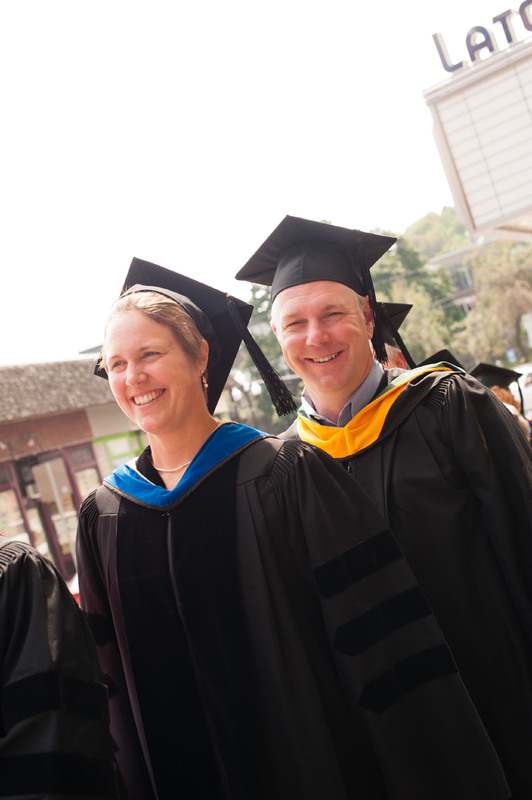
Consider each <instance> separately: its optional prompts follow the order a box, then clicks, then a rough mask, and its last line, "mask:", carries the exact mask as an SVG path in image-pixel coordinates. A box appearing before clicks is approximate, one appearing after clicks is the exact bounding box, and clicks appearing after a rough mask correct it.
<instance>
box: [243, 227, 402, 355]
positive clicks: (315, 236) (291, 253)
mask: <svg viewBox="0 0 532 800" xmlns="http://www.w3.org/2000/svg"><path fill="white" fill-rule="evenodd" d="M396 241H397V239H395V238H394V237H392V236H381V235H380V234H376V233H366V232H365V231H359V230H356V229H353V230H351V229H350V228H340V227H338V226H337V225H329V224H328V223H326V222H315V221H313V220H308V219H302V218H301V217H291V216H286V217H285V218H284V219H283V221H282V222H281V223H280V224H279V225H278V226H277V228H275V230H274V231H273V232H272V233H271V234H270V235H269V236H268V238H267V239H266V241H265V242H263V244H262V245H261V246H260V247H259V249H258V250H257V251H256V253H255V254H254V255H253V256H252V257H251V258H250V259H249V261H248V262H247V263H246V264H245V265H244V266H243V267H242V269H241V270H240V271H239V272H238V273H237V275H236V278H237V280H246V281H250V282H252V283H259V284H263V285H265V286H271V287H272V293H271V300H272V302H273V301H274V300H275V298H276V297H277V295H278V294H279V292H282V291H283V290H284V289H288V288H290V287H291V286H298V285H300V284H302V283H313V282H314V281H337V282H338V283H343V284H345V285H346V286H349V288H351V289H353V290H354V291H355V292H356V293H357V294H359V295H362V296H366V295H368V296H369V299H370V305H371V310H372V313H373V319H374V323H375V330H374V335H373V339H372V341H373V346H374V348H375V352H376V354H377V358H378V359H379V360H381V361H386V351H385V349H384V342H383V341H382V335H381V331H380V323H379V319H378V315H377V313H376V300H375V290H374V288H373V281H372V280H371V276H370V273H369V270H370V267H372V266H373V264H375V262H376V261H378V260H379V258H381V256H383V255H384V253H386V251H387V250H389V248H390V247H391V246H392V245H393V244H394V243H395V242H396Z"/></svg>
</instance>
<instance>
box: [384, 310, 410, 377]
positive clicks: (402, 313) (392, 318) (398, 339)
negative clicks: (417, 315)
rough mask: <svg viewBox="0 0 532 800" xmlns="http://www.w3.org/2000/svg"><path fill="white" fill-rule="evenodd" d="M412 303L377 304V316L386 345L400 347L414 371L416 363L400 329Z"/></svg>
mask: <svg viewBox="0 0 532 800" xmlns="http://www.w3.org/2000/svg"><path fill="white" fill-rule="evenodd" d="M411 308H412V303H381V302H379V303H377V314H378V316H379V320H380V324H381V330H382V337H383V339H384V343H385V344H391V345H392V346H394V347H398V348H399V349H400V351H401V352H402V354H403V355H404V357H405V359H406V363H407V364H408V366H409V367H410V368H411V369H412V368H413V367H415V366H416V362H415V361H414V359H413V358H412V356H411V355H410V353H409V352H408V348H407V346H406V345H405V343H404V341H403V338H402V336H401V334H400V333H399V328H400V327H401V325H402V324H403V322H404V321H405V319H406V316H407V314H408V312H409V311H410V309H411Z"/></svg>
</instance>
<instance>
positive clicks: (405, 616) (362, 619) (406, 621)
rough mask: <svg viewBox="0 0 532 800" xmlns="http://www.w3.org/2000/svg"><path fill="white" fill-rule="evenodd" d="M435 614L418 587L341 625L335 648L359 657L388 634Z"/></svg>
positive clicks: (337, 632) (335, 637) (336, 635)
mask: <svg viewBox="0 0 532 800" xmlns="http://www.w3.org/2000/svg"><path fill="white" fill-rule="evenodd" d="M431 613H432V612H431V609H430V606H429V604H428V603H427V600H426V598H425V595H424V594H423V592H422V591H421V589H420V588H419V587H418V586H414V587H413V588H412V589H407V591H406V592H402V594H397V595H395V597H392V598H391V599H390V600H385V601H384V602H383V603H379V605H378V606H375V607H374V608H372V609H370V611H366V613H365V614H361V615H360V616H359V617H357V618H356V619H353V620H351V621H350V622H347V623H346V624H345V625H341V626H340V627H339V628H338V630H337V631H336V633H335V636H334V647H335V649H336V650H339V651H340V652H341V653H345V655H347V656H358V655H360V653H363V652H364V650H367V649H368V647H372V646H373V645H374V644H377V642H379V641H380V640H381V639H384V638H385V637H386V636H388V634H390V633H393V632H394V631H396V630H399V629H400V628H403V627H404V626H405V625H410V623H412V622H415V621H416V620H418V619H422V618H423V617H426V616H428V615H429V614H431Z"/></svg>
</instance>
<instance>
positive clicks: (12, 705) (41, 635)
mask: <svg viewBox="0 0 532 800" xmlns="http://www.w3.org/2000/svg"><path fill="white" fill-rule="evenodd" d="M0 675H1V683H0V689H1V706H0V709H1V715H0V797H8V798H11V800H16V799H18V798H20V800H22V798H38V797H39V798H52V797H53V798H55V797H57V798H64V800H80V798H83V797H90V798H94V800H96V799H97V798H101V800H104V799H105V800H111V798H119V797H120V798H124V797H125V794H123V793H122V792H121V791H120V789H119V786H120V782H119V777H118V770H117V767H116V763H115V760H114V754H113V746H112V741H111V736H110V733H109V712H108V705H107V690H106V687H105V684H104V681H103V677H102V674H101V670H100V665H99V663H98V658H97V655H96V648H95V646H94V641H93V639H92V636H91V633H90V631H89V629H88V626H87V623H86V621H85V620H84V618H83V616H82V614H81V612H80V610H79V608H78V606H77V603H76V601H75V600H74V598H73V597H72V595H71V593H70V591H69V590H68V588H67V586H66V584H65V582H64V580H63V578H62V577H61V575H60V574H59V572H57V570H56V569H55V567H54V566H53V565H52V564H51V562H50V561H48V559H46V558H44V556H42V555H41V554H40V553H39V552H38V551H37V550H35V549H34V548H33V547H31V546H30V545H29V544H26V543H25V542H19V541H15V540H13V539H6V540H4V541H2V538H1V537H0Z"/></svg>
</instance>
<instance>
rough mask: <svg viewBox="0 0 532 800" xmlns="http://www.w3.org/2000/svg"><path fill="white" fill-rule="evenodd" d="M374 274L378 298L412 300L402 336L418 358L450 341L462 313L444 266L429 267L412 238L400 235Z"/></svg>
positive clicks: (445, 345) (378, 263)
mask: <svg viewBox="0 0 532 800" xmlns="http://www.w3.org/2000/svg"><path fill="white" fill-rule="evenodd" d="M371 274H372V277H373V283H374V285H375V292H376V295H377V299H379V300H382V301H384V302H386V301H388V302H392V303H412V304H413V309H412V310H411V311H410V313H409V315H408V316H407V318H406V320H405V321H404V322H403V324H402V326H401V336H402V338H403V341H404V342H405V344H406V346H407V347H408V350H409V352H410V355H411V356H412V358H413V359H414V360H415V361H416V362H417V361H421V360H423V359H424V358H425V357H426V356H428V355H430V354H431V353H433V352H435V351H436V350H439V349H441V348H442V347H447V346H448V345H449V340H450V327H451V325H452V324H453V323H454V322H456V321H457V320H458V319H460V318H461V317H462V313H461V311H460V309H459V308H458V307H457V306H456V305H454V304H453V303H452V302H451V300H450V299H451V298H452V296H453V294H454V290H453V286H452V282H451V279H450V277H449V274H448V273H447V272H446V271H445V270H444V269H443V268H440V269H429V268H428V267H427V265H426V264H425V262H424V259H423V258H422V257H421V256H420V254H419V253H418V252H417V250H416V249H415V248H414V247H412V245H411V244H410V242H409V241H407V240H406V238H405V237H402V236H400V237H398V239H397V244H396V245H395V246H394V247H393V248H392V250H391V251H389V252H388V253H386V254H385V255H384V256H383V257H382V258H381V259H380V261H378V262H377V264H376V265H375V266H374V267H373V268H372V270H371Z"/></svg>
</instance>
